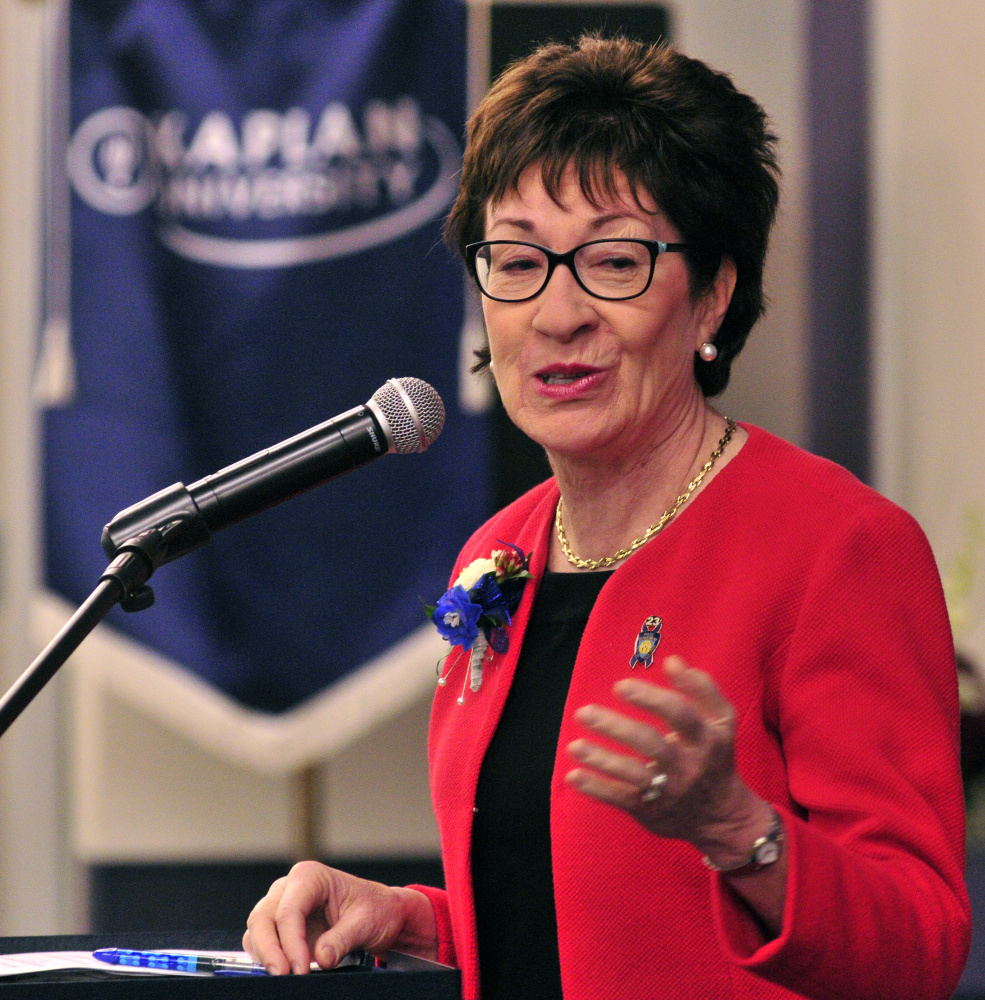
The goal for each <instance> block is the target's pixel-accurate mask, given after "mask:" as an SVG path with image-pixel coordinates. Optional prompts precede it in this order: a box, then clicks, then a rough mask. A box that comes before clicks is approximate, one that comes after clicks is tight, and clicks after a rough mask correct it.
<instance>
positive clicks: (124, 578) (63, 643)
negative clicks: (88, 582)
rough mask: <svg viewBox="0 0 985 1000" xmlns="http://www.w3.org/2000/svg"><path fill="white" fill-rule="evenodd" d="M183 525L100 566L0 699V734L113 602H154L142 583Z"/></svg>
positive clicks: (132, 542)
mask: <svg viewBox="0 0 985 1000" xmlns="http://www.w3.org/2000/svg"><path fill="white" fill-rule="evenodd" d="M185 527H186V525H185V523H184V522H183V521H182V520H181V519H178V520H175V521H172V522H171V523H169V524H166V525H165V526H164V527H163V528H152V529H150V530H149V531H145V532H143V533H142V534H140V535H137V536H136V537H134V538H131V539H128V540H127V541H125V542H124V543H123V544H122V545H120V546H118V548H117V552H118V555H117V556H116V558H115V559H113V561H112V562H111V563H110V564H109V565H108V566H107V567H106V572H105V573H103V575H102V576H101V577H100V579H99V583H98V584H97V586H96V589H95V590H94V591H93V592H92V593H91V594H90V595H89V597H88V598H86V600H85V602H84V603H83V604H82V606H81V607H80V608H79V609H78V611H76V612H75V614H74V615H72V617H71V618H70V619H69V620H68V622H67V623H66V624H65V626H64V627H63V628H62V630H61V631H60V632H59V633H58V635H56V636H55V638H54V639H52V640H51V642H49V643H48V645H47V646H46V647H45V648H44V650H43V651H42V653H41V654H40V655H39V656H38V657H37V659H36V660H35V661H34V662H33V663H32V664H31V665H30V666H29V667H28V668H27V670H25V671H24V673H23V674H21V676H20V677H19V678H18V679H17V680H16V681H15V682H14V683H13V684H12V685H11V687H10V689H9V690H8V691H7V693H6V694H5V695H4V696H3V698H2V699H0V736H3V734H4V733H5V732H6V731H7V730H8V729H9V728H10V726H11V725H12V724H13V722H14V720H15V719H16V718H17V717H18V716H19V715H20V714H21V712H23V711H24V709H25V708H27V706H28V705H30V704H31V702H32V701H34V699H35V698H36V697H37V696H38V694H39V693H40V692H41V689H42V688H43V687H44V686H45V684H47V683H48V681H50V680H51V678H52V677H54V676H55V674H56V673H57V672H58V668H59V667H61V665H62V664H63V663H64V662H65V661H66V660H67V659H68V658H69V657H70V656H71V655H72V653H74V652H75V650H76V649H78V647H79V645H80V644H81V643H82V640H83V639H85V637H86V636H87V635H88V634H89V633H90V632H91V631H92V630H93V629H94V628H95V627H96V626H97V625H98V624H99V623H100V622H101V621H102V620H103V618H105V617H106V615H107V614H109V612H110V610H111V609H112V608H113V606H114V605H115V604H117V603H119V604H120V606H121V607H122V608H123V610H124V611H143V610H144V609H145V608H149V607H150V606H151V605H152V604H153V603H154V593H153V591H152V590H151V589H150V587H148V586H146V583H147V581H148V580H149V579H150V577H151V574H152V573H153V572H154V570H155V569H157V567H158V566H160V565H161V563H162V562H165V561H167V558H168V551H169V549H170V548H171V546H172V545H173V544H174V541H175V535H181V534H183V533H184V531H185Z"/></svg>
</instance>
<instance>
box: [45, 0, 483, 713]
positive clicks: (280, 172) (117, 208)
mask: <svg viewBox="0 0 985 1000" xmlns="http://www.w3.org/2000/svg"><path fill="white" fill-rule="evenodd" d="M70 64H71V89H70V94H71V109H70V119H71V123H70V128H71V139H70V142H69V148H68V151H67V160H66V163H67V168H68V176H69V180H70V184H71V188H72V201H71V265H72V267H71V350H72V352H73V358H74V367H75V380H76V386H75V394H74V396H73V398H72V399H71V400H70V401H69V402H68V403H67V405H65V406H62V407H58V408H53V409H50V410H49V411H48V412H47V414H46V418H45V420H46V423H45V436H44V445H45V504H46V545H47V579H48V584H49V586H50V587H51V588H52V589H54V590H55V591H57V592H59V593H61V594H63V595H65V596H66V597H68V598H69V599H70V600H72V601H74V602H80V601H81V600H83V599H84V598H85V597H86V596H87V595H88V593H89V592H90V591H91V589H92V588H93V587H94V585H95V583H96V581H97V580H98V578H99V575H100V573H101V572H102V569H103V567H104V565H105V559H104V557H103V555H102V552H101V550H100V547H99V537H100V531H101V529H102V526H103V525H104V524H105V523H106V522H107V521H109V520H110V519H111V517H112V516H113V515H114V514H115V513H116V512H117V511H118V510H120V509H122V508H124V507H127V506H129V505H130V504H132V503H135V502H136V501H138V500H141V499H143V498H144V497H145V496H147V495H149V494H151V493H154V492H156V491H157V490H159V489H161V488H163V487H165V486H167V485H170V484H171V483H174V482H177V481H183V482H185V483H189V482H192V481H193V480H195V479H198V478H200V477H202V476H204V475H208V474H210V473H212V472H215V471H216V470H218V469H219V468H221V467H223V466H225V465H228V464H230V463H232V462H234V461H237V460H238V459H240V458H243V457H245V456H246V455H248V454H251V453H252V452H254V451H256V450H258V449H260V448H263V447H268V446H270V445H272V444H275V443H277V442H278V441H280V440H282V439H284V438H287V437H289V436H292V435H293V434H295V433H298V432H299V431H302V430H304V429H306V428H307V427H309V426H312V425H314V424H317V423H319V422H321V421H323V420H325V419H327V418H328V417H331V416H334V415H336V414H337V413H339V412H342V411H344V410H347V409H349V408H351V407H352V406H356V405H358V404H360V403H363V402H365V401H366V400H367V399H368V398H369V397H370V396H371V395H372V393H373V392H374V391H375V390H376V389H377V388H378V387H379V386H380V384H381V383H383V382H384V381H385V380H386V379H387V378H390V377H393V376H403V375H413V376H416V377H419V378H423V379H425V380H426V381H428V382H430V383H431V384H432V385H434V386H435V388H436V389H437V390H438V392H439V393H440V394H441V396H442V397H443V399H444V401H445V404H446V407H447V410H448V419H447V424H446V427H445V431H444V434H443V435H442V437H441V438H440V439H439V441H438V442H437V443H436V444H435V445H434V446H433V447H432V448H431V449H430V450H429V451H428V452H427V453H426V454H425V455H423V456H411V457H399V456H391V457H389V458H386V459H384V460H382V461H379V462H376V463H374V464H373V465H372V466H369V467H367V468H365V469H361V470H358V471H357V472H355V473H353V474H351V475H349V476H347V477H345V478H343V479H340V480H336V481H335V482H333V483H331V484H329V485H327V486H323V487H320V488H319V489H317V490H315V491H313V492H311V493H308V494H306V495H304V496H302V497H299V498H297V499H295V500H293V501H291V502H289V503H287V504H284V505H281V506H280V507H277V508H274V509H272V510H270V511H267V512H266V513H264V514H262V515H259V516H257V517H255V518H253V519H251V520H249V521H247V522H244V523H242V524H240V525H237V526H235V527H233V528H230V529H229V530H228V531H226V532H223V533H222V534H220V535H217V536H216V537H215V538H213V540H212V542H211V543H210V544H209V545H208V546H207V547H206V548H204V549H202V550H201V551H199V552H197V553H195V554H193V555H192V556H190V557H188V558H186V559H184V560H182V561H180V562H177V563H174V564H171V565H169V566H166V567H164V568H163V569H162V570H161V571H160V572H159V573H158V574H157V575H156V576H155V577H154V579H153V580H152V585H153V587H154V590H155V592H156V595H157V603H156V605H155V607H154V608H152V609H150V610H149V611H145V612H141V613H140V614H136V615H125V614H123V613H122V612H119V611H117V612H115V613H114V617H113V618H112V621H113V623H114V625H115V626H116V627H117V628H119V629H121V630H123V631H125V632H126V633H127V634H128V635H129V636H131V637H133V638H136V639H138V640H140V641H141V642H142V643H145V644H146V645H148V646H149V647H151V648H152V649H154V650H156V651H157V652H160V653H162V654H164V655H165V656H167V657H169V658H171V659H173V660H174V661H176V662H178V663H180V664H182V665H184V666H185V667H187V668H188V669H189V670H192V671H194V672H195V673H196V674H198V675H199V676H201V677H202V678H203V679H205V680H207V681H208V682H209V683H211V684H212V685H214V686H216V687H217V688H218V689H220V690H221V691H223V692H225V693H226V694H228V695H229V696H231V697H232V698H234V699H236V700H237V701H238V702H240V703H242V704H244V705H246V706H249V707H251V708H255V709H260V710H264V711H270V712H281V711H283V710H286V709H289V708H291V707H293V706H296V705H298V704H299V703H301V702H303V701H305V700H306V699H308V698H310V697H311V696H312V695H314V694H316V693H318V692H320V691H322V690H324V689H326V688H327V687H329V686H331V685H332V684H334V683H335V682H336V681H338V680H339V679H341V678H343V677H345V676H346V675H348V674H349V673H350V672H352V671H354V670H357V669H358V668H359V667H360V666H361V665H363V664H365V663H367V662H368V661H370V660H372V659H373V658H374V657H377V656H379V655H380V654H381V653H382V652H383V651H385V650H386V649H387V648H389V647H390V646H392V645H393V644H394V643H396V642H397V641H398V640H400V639H402V638H403V637H405V636H407V635H408V634H409V633H411V632H412V631H413V630H415V629H416V628H418V627H419V626H420V625H421V623H422V622H423V611H422V607H421V599H432V598H433V597H435V596H436V595H437V594H440V593H441V592H442V591H443V590H444V588H445V585H446V582H447V573H448V570H449V567H450V566H451V565H452V563H453V561H454V558H455V555H456V553H457V551H458V548H459V547H460V545H461V543H462V541H463V540H464V539H465V538H466V537H467V535H468V534H469V532H470V531H471V530H472V529H473V528H474V527H475V526H476V525H477V524H478V523H479V522H480V521H481V519H482V518H483V516H485V515H486V513H487V504H488V494H489V490H488V482H487V480H488V471H487V465H488V461H487V454H486V428H485V421H484V419H483V418H481V417H477V416H470V415H468V414H465V413H463V412H462V411H461V409H460V408H459V406H458V399H459V386H458V380H459V338H460V334H461V329H462V322H463V302H462V297H463V280H462V273H461V269H460V267H459V265H458V264H457V263H456V262H455V261H454V260H453V259H452V257H451V255H450V253H449V252H448V251H447V250H446V249H445V247H444V245H443V244H442V241H441V235H440V228H441V220H442V218H443V216H444V214H445V213H446V211H447V208H448V207H449V204H450V201H451V199H452V197H453V195H454V188H455V182H456V177H457V170H458V168H459V164H460V156H461V145H460V140H461V135H462V132H463V122H464V114H465V107H464V105H465V10H464V6H463V5H462V4H461V3H460V2H458V0H334V2H327V0H326V2H315V0H237V2H235V3H229V2H225V0H222V2H220V0H167V2H163V3H162V2H161V0H130V2H126V0H114V2H109V0H105V2H97V0H88V2H85V3H83V2H76V3H73V5H72V7H71V23H70Z"/></svg>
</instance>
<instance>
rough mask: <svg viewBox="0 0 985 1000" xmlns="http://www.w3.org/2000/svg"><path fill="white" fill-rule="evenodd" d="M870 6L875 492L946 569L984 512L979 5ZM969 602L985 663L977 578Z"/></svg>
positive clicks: (983, 114)
mask: <svg viewBox="0 0 985 1000" xmlns="http://www.w3.org/2000/svg"><path fill="white" fill-rule="evenodd" d="M872 8H873V28H874V30H873V37H874V47H873V101H874V104H873V123H874V129H873V146H872V149H873V234H874V251H875V252H874V275H873V277H874V283H873V287H874V298H873V312H874V321H875V323H874V331H875V335H876V365H875V372H876V392H877V395H876V398H877V419H876V427H875V431H876V433H875V442H876V469H877V476H878V483H877V485H878V486H879V488H880V489H881V490H882V491H883V492H884V493H886V494H887V495H888V496H889V497H891V498H892V499H893V500H896V501H897V502H898V503H900V504H902V505H903V506H904V507H906V508H907V509H908V510H909V511H910V512H911V513H912V514H914V516H915V517H916V518H917V519H918V520H919V521H920V523H921V524H922V526H923V528H924V530H925V531H926V532H927V534H928V536H929V537H930V541H931V544H932V545H933V547H934V551H935V554H936V556H937V560H938V564H939V565H940V566H941V567H942V569H944V570H945V571H946V570H947V569H948V568H949V567H950V566H951V565H952V564H953V560H954V558H955V556H956V555H957V554H958V552H959V549H960V548H961V546H962V544H963V536H964V526H963V522H964V511H965V510H966V509H967V508H968V507H969V506H974V505H977V506H978V507H979V508H980V509H981V510H982V511H983V512H985V447H983V446H982V432H981V426H982V413H983V410H985V314H983V308H985V306H983V304H985V70H983V68H982V52H983V51H985V4H982V3H980V2H979V0H940V2H938V3H934V4H927V3H924V2H921V0H873V4H872ZM983 554H985V553H983ZM970 603H971V609H970V610H971V621H970V624H969V627H968V629H967V631H963V632H962V634H960V635H958V636H957V641H958V645H959V646H964V647H965V648H966V649H968V651H969V652H973V653H974V654H975V655H976V657H977V659H978V660H979V661H980V663H981V664H982V665H983V666H985V587H983V586H982V584H981V582H980V583H979V586H978V588H977V591H976V592H975V593H974V594H973V595H972V597H971V602H970Z"/></svg>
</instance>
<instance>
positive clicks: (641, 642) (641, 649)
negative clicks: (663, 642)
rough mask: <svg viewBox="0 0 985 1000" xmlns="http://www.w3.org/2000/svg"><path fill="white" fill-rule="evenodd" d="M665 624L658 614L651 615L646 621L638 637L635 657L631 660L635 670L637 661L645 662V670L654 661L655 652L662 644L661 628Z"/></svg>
mask: <svg viewBox="0 0 985 1000" xmlns="http://www.w3.org/2000/svg"><path fill="white" fill-rule="evenodd" d="M662 626H663V619H661V618H658V617H657V616H656V615H650V617H649V618H647V620H646V621H645V622H643V628H641V629H640V634H639V635H638V636H637V637H636V650H635V652H634V653H633V658H632V659H631V660H630V661H629V665H630V667H631V668H632V669H633V670H635V669H636V664H637V663H642V664H643V669H644V670H649V669H650V666H651V664H652V663H653V654H654V653H655V652H656V651H657V646H659V645H660V629H661V627H662Z"/></svg>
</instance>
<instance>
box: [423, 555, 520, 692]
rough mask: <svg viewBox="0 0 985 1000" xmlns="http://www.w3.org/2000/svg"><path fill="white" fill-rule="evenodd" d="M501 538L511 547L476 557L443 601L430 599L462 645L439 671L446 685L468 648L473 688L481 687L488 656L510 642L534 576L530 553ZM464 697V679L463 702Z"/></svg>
mask: <svg viewBox="0 0 985 1000" xmlns="http://www.w3.org/2000/svg"><path fill="white" fill-rule="evenodd" d="M497 541H498V539H497ZM501 544H502V545H505V546H506V548H505V549H496V550H494V551H493V552H492V553H491V555H490V556H489V558H488V559H476V560H475V561H474V562H470V563H469V564H468V566H466V567H465V569H463V570H462V572H461V573H459V574H458V579H457V580H456V581H455V583H454V585H453V586H452V587H450V588H449V589H448V590H446V591H445V592H444V594H442V595H441V597H440V598H439V599H438V603H437V604H425V605H424V610H425V612H426V614H427V615H428V617H429V618H430V619H431V621H433V622H434V624H435V625H436V626H437V628H438V631H439V632H440V633H441V636H442V638H443V639H447V640H448V642H450V643H451V644H452V645H453V646H459V647H461V650H460V652H459V653H458V654H457V655H456V654H454V653H452V654H450V655H449V656H448V659H447V660H446V662H447V663H450V664H451V665H450V666H449V667H448V670H447V671H446V672H445V673H444V674H443V675H440V676H439V677H438V683H439V684H440V685H442V686H444V685H445V684H447V683H448V676H449V674H451V672H452V670H453V669H454V668H455V666H456V664H457V663H458V662H459V661H460V660H462V659H463V658H464V656H465V655H466V654H468V670H467V673H466V678H465V680H466V683H468V685H469V687H470V689H471V690H472V691H478V690H479V688H480V687H481V686H482V668H483V665H484V664H485V661H486V659H487V658H488V657H491V656H492V655H493V653H505V652H506V651H507V650H508V649H509V648H510V638H509V636H508V635H507V634H506V628H507V626H508V625H511V624H512V622H513V615H514V614H516V609H517V608H518V607H519V606H520V598H521V597H522V596H523V588H524V585H525V584H526V582H527V580H529V579H530V557H529V556H525V555H524V554H523V550H522V549H519V548H517V546H515V545H510V543H509V542H502V543H501ZM490 651H491V652H490ZM464 701H465V686H464V685H463V686H462V695H461V697H460V698H459V699H458V703H459V705H461V704H462V703H463V702H464Z"/></svg>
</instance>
